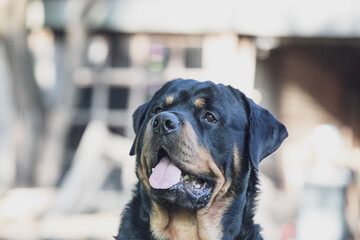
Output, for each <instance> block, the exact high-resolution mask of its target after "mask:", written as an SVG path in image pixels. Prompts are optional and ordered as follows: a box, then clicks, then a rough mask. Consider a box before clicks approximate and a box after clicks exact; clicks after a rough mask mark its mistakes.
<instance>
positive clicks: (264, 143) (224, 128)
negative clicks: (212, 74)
mask: <svg viewBox="0 0 360 240" xmlns="http://www.w3.org/2000/svg"><path fill="white" fill-rule="evenodd" d="M133 127H134V131H135V133H136V138H135V140H134V144H133V146H132V149H131V150H130V155H136V174H137V177H138V179H139V181H138V183H137V185H136V189H135V191H134V196H133V199H132V200H131V201H130V202H129V203H128V204H127V206H126V208H125V210H124V212H123V214H122V220H121V224H120V228H119V232H118V235H117V236H116V237H115V238H116V239H121V240H168V239H170V240H219V239H223V240H225V239H226V240H232V239H249V240H254V239H262V237H261V234H260V231H261V228H260V226H259V225H257V224H254V221H253V217H254V207H255V198H256V195H257V193H258V188H257V183H258V178H257V172H258V169H259V163H260V161H261V160H262V159H264V158H265V157H267V156H268V155H269V154H271V153H273V152H274V151H275V150H276V149H277V148H279V146H280V144H281V143H282V141H283V140H284V139H285V138H286V137H287V135H288V134H287V131H286V128H285V127H284V125H282V124H281V123H280V122H279V121H278V120H276V119H275V117H274V116H273V115H272V114H271V113H270V112H269V111H267V110H265V109H263V108H262V107H260V106H258V105H257V104H255V103H254V102H253V101H252V100H251V99H249V98H247V97H246V96H245V95H244V94H243V93H242V92H240V91H239V90H237V89H234V88H232V87H231V86H225V85H222V84H214V83H213V82H209V81H208V82H198V81H195V80H184V79H176V80H173V81H170V82H168V83H166V84H165V85H164V86H163V87H162V88H161V89H160V90H158V91H157V92H156V93H155V95H154V96H153V97H152V99H151V100H150V101H148V102H147V103H145V104H143V105H141V106H140V107H139V108H138V109H137V110H136V111H135V113H134V115H133Z"/></svg>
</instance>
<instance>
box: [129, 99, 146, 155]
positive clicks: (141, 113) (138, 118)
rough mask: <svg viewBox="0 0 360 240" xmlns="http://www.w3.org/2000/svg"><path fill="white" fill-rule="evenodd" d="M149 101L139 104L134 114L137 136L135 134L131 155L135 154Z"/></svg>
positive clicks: (134, 126)
mask: <svg viewBox="0 0 360 240" xmlns="http://www.w3.org/2000/svg"><path fill="white" fill-rule="evenodd" d="M149 103H150V101H148V102H146V103H144V104H143V105H141V106H139V107H138V108H137V109H136V110H135V112H134V114H133V128H134V132H135V134H136V136H135V139H134V142H133V145H132V147H131V150H130V156H133V155H135V146H136V141H137V137H138V133H139V130H140V128H141V125H142V123H143V122H144V119H145V113H146V110H147V108H148V106H149Z"/></svg>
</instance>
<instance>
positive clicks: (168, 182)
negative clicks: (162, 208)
mask: <svg viewBox="0 0 360 240" xmlns="http://www.w3.org/2000/svg"><path fill="white" fill-rule="evenodd" d="M180 177H181V170H180V169H179V168H178V167H176V166H175V165H174V164H173V163H172V162H171V161H170V159H169V157H163V158H162V159H161V160H160V162H159V163H158V164H157V165H156V167H155V169H154V171H153V172H152V174H151V176H150V178H149V182H150V185H151V186H152V187H153V188H155V189H168V188H170V187H171V186H173V185H175V184H177V183H178V182H180Z"/></svg>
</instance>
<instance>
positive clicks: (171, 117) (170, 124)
mask: <svg viewBox="0 0 360 240" xmlns="http://www.w3.org/2000/svg"><path fill="white" fill-rule="evenodd" d="M179 125H180V120H179V119H178V117H177V116H176V115H175V114H173V113H169V112H162V113H159V114H157V115H156V116H155V117H154V118H153V120H152V124H151V130H152V131H153V132H154V133H156V134H161V135H165V134H169V133H171V132H173V131H175V130H177V129H178V127H179Z"/></svg>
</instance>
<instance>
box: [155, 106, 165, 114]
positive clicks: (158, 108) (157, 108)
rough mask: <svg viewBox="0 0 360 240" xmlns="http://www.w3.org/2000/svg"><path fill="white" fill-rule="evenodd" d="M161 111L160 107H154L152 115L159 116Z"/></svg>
mask: <svg viewBox="0 0 360 240" xmlns="http://www.w3.org/2000/svg"><path fill="white" fill-rule="evenodd" d="M162 111H163V110H162V108H161V107H156V108H155V109H154V113H155V114H159V113H161V112H162Z"/></svg>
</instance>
